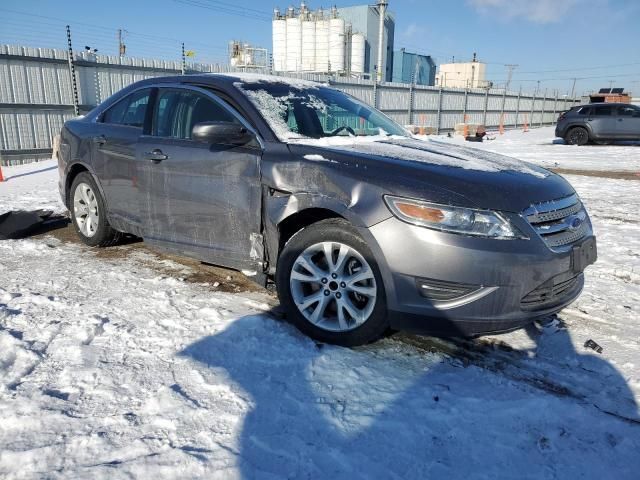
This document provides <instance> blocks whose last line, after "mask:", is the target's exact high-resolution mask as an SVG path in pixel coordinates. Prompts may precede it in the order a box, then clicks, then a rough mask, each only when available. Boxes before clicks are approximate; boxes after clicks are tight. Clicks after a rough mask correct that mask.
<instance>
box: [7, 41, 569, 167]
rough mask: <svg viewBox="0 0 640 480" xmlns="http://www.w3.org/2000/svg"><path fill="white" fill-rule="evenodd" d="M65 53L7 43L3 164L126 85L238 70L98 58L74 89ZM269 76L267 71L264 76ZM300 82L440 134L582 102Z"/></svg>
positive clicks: (42, 150)
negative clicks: (461, 125)
mask: <svg viewBox="0 0 640 480" xmlns="http://www.w3.org/2000/svg"><path fill="white" fill-rule="evenodd" d="M70 63H71V62H69V54H68V52H67V51H66V50H60V49H53V48H31V47H20V46H11V45H0V162H2V164H4V165H8V164H18V163H27V162H31V161H36V160H38V159H43V158H50V156H51V151H52V150H51V147H52V139H53V137H54V136H55V135H56V134H57V133H58V132H59V131H60V129H61V127H62V125H63V123H64V122H65V121H66V120H68V119H70V118H73V116H74V115H75V109H76V107H77V108H78V109H79V111H80V113H83V112H86V111H88V110H90V109H91V108H93V107H94V106H95V105H97V104H99V103H100V102H102V101H103V100H105V99H106V98H108V97H109V96H110V95H112V94H113V93H115V92H117V91H118V90H120V89H122V88H123V87H125V86H127V85H129V84H131V83H133V82H136V81H138V80H142V79H145V78H149V77H156V76H162V75H171V74H179V73H181V72H182V71H184V72H185V73H187V74H189V73H196V72H231V71H234V70H233V69H232V68H230V67H226V66H220V65H213V64H201V63H186V64H183V63H182V62H179V61H166V60H154V59H141V58H130V57H122V58H121V57H117V56H106V55H95V54H92V53H87V52H82V53H81V54H76V55H74V57H73V62H72V63H73V67H74V68H73V71H74V76H75V80H76V82H75V85H74V82H73V81H72V78H73V77H72V74H71V71H72V69H71V68H70ZM265 73H268V72H265ZM300 77H303V78H307V79H311V80H318V81H322V82H328V83H329V84H331V85H332V86H334V87H335V88H338V89H340V90H343V91H345V92H347V93H349V94H351V95H353V96H355V97H357V98H359V99H361V100H362V101H364V102H366V103H368V104H370V105H373V106H376V107H377V108H379V109H380V110H382V111H383V112H385V113H386V114H387V115H389V116H390V117H391V118H393V119H394V120H396V121H397V122H398V123H400V124H402V125H416V126H422V127H426V128H427V129H428V131H430V132H435V133H442V132H448V131H451V130H453V128H454V126H455V124H456V123H460V122H463V121H464V120H465V119H466V120H467V121H468V122H470V123H480V124H483V125H485V126H486V127H488V128H497V127H498V125H499V124H500V123H501V121H502V123H503V124H504V126H505V128H515V127H519V126H522V125H523V124H524V123H525V122H526V123H528V124H529V125H530V126H531V127H537V126H542V125H552V124H553V123H555V121H556V118H557V114H558V112H561V111H563V110H567V109H569V108H571V107H572V106H573V105H575V104H578V103H580V100H579V99H570V98H566V97H562V98H559V97H558V96H557V95H555V96H554V97H548V96H546V95H536V94H524V93H522V92H507V91H505V90H490V89H452V88H438V87H424V86H417V85H408V84H395V83H375V82H373V81H370V80H358V79H345V78H332V77H327V76H321V75H300Z"/></svg>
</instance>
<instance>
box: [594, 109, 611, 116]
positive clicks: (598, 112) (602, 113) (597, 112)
mask: <svg viewBox="0 0 640 480" xmlns="http://www.w3.org/2000/svg"><path fill="white" fill-rule="evenodd" d="M594 110H595V112H594V115H595V116H596V117H609V116H611V111H612V110H613V109H612V108H611V107H596V108H594Z"/></svg>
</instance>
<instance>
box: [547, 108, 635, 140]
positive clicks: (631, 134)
mask: <svg viewBox="0 0 640 480" xmlns="http://www.w3.org/2000/svg"><path fill="white" fill-rule="evenodd" d="M556 137H561V138H564V140H565V141H566V142H567V143H568V144H569V145H586V144H587V143H589V142H593V143H609V142H612V141H615V140H640V107H637V106H635V105H629V104H627V103H592V104H589V105H579V106H577V107H573V108H572V109H571V110H568V111H566V112H562V113H561V114H560V116H559V117H558V123H557V125H556Z"/></svg>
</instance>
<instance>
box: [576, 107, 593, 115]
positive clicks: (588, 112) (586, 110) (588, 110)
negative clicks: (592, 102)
mask: <svg viewBox="0 0 640 480" xmlns="http://www.w3.org/2000/svg"><path fill="white" fill-rule="evenodd" d="M578 115H591V107H582V108H581V109H580V110H579V111H578Z"/></svg>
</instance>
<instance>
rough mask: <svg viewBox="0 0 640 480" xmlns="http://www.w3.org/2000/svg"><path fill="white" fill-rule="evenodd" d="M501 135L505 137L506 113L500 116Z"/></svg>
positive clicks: (499, 129)
mask: <svg viewBox="0 0 640 480" xmlns="http://www.w3.org/2000/svg"><path fill="white" fill-rule="evenodd" d="M498 131H499V132H500V135H504V113H503V114H502V115H500V128H498Z"/></svg>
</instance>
